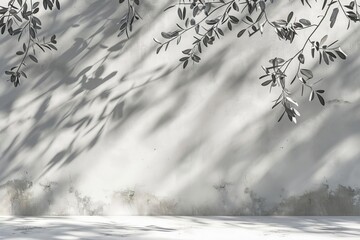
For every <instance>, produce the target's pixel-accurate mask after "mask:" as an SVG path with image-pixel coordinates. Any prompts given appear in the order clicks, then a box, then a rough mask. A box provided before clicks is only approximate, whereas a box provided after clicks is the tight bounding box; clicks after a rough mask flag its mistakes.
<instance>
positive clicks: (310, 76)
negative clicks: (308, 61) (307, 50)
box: [300, 68, 314, 79]
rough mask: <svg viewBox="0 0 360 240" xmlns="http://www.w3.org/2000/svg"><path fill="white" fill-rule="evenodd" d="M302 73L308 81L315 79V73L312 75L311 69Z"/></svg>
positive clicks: (301, 70)
mask: <svg viewBox="0 0 360 240" xmlns="http://www.w3.org/2000/svg"><path fill="white" fill-rule="evenodd" d="M300 72H301V74H302V75H304V76H305V77H307V78H308V79H310V78H313V76H314V75H313V73H312V71H311V70H309V69H304V68H303V69H300Z"/></svg>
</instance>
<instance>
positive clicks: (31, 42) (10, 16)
mask: <svg viewBox="0 0 360 240" xmlns="http://www.w3.org/2000/svg"><path fill="white" fill-rule="evenodd" d="M296 1H299V0H296ZM274 2H275V1H274V0H179V1H177V2H176V3H175V4H172V5H170V6H168V7H167V8H165V10H164V11H172V10H174V9H175V10H174V12H175V13H176V14H177V16H178V18H179V20H180V23H176V30H173V31H168V32H165V31H163V32H161V36H162V39H161V40H159V39H156V38H154V41H155V42H156V43H157V44H158V47H157V49H156V53H159V52H160V51H161V50H164V51H166V50H167V49H168V48H169V46H170V45H171V44H176V45H178V44H180V43H181V40H182V38H183V36H185V35H186V34H189V35H191V36H192V37H193V38H195V40H194V42H192V44H191V47H188V48H186V49H184V50H183V51H182V53H183V54H184V56H182V57H181V58H180V59H179V60H180V62H181V64H182V66H183V68H186V67H187V66H188V64H189V63H190V62H192V63H199V62H200V61H201V57H200V54H201V53H202V52H203V50H204V49H205V48H208V47H210V46H211V45H213V43H214V42H215V41H217V40H220V39H221V38H222V37H223V36H224V35H225V33H226V31H225V30H229V31H232V30H234V26H235V25H237V24H239V23H244V24H245V25H246V27H245V28H243V29H242V30H240V31H239V32H238V34H237V37H238V38H241V37H243V36H244V34H245V33H246V32H247V33H248V35H249V37H252V36H253V35H255V34H263V33H264V29H265V28H273V29H274V30H275V33H276V34H277V36H278V38H279V40H284V41H289V42H290V43H293V42H294V41H295V40H296V38H297V35H298V32H300V31H303V30H305V29H313V30H312V31H311V32H310V33H309V35H308V37H307V38H306V40H305V42H304V43H303V45H302V46H303V47H302V48H300V49H299V50H298V52H296V54H295V55H293V56H291V57H290V58H287V59H286V60H285V59H283V58H281V57H278V56H275V57H274V58H272V59H270V60H269V64H268V65H266V66H262V68H263V70H264V74H263V75H262V76H260V79H264V80H263V82H262V83H261V85H262V86H265V87H269V88H270V91H271V89H272V88H278V89H280V94H279V95H278V97H277V98H276V99H275V100H274V105H273V106H272V108H275V107H277V106H282V107H283V109H284V111H283V113H282V115H281V116H280V118H279V121H280V120H281V119H282V118H283V116H284V115H285V113H286V115H287V116H288V118H289V120H290V121H292V122H294V123H296V122H297V119H296V117H297V116H300V113H299V111H298V110H297V109H296V108H297V107H298V103H297V102H296V101H295V100H294V99H293V96H292V95H293V91H291V90H290V88H289V86H290V85H292V84H293V83H294V82H295V81H297V82H299V84H300V87H301V95H302V96H303V95H304V92H305V89H306V90H307V92H308V94H309V95H308V98H309V101H313V100H314V99H315V97H317V99H318V100H319V102H320V104H321V105H325V99H324V97H323V95H322V94H323V93H324V92H325V90H323V89H317V88H315V87H316V86H315V84H316V83H317V82H318V81H314V79H315V78H314V75H313V72H312V71H311V69H307V68H304V67H303V65H304V64H305V62H307V61H308V58H310V56H308V54H306V51H308V50H310V55H311V58H313V59H315V58H317V59H318V63H319V64H321V63H322V62H324V63H325V64H326V65H330V63H332V62H334V61H335V60H336V59H343V60H345V59H346V58H347V55H346V54H345V52H344V51H343V50H342V49H341V48H340V46H338V45H337V42H338V40H333V41H328V35H324V36H323V37H322V38H321V39H316V38H314V37H313V36H314V34H315V33H316V32H317V31H318V30H319V28H320V27H321V26H322V25H324V22H325V19H328V18H329V22H330V28H333V27H334V25H335V23H336V21H337V18H338V15H339V14H343V15H344V16H345V17H346V19H347V21H348V28H349V26H350V23H351V22H354V23H356V22H358V21H360V14H359V11H358V7H359V6H360V5H359V4H358V3H357V0H354V1H350V3H349V4H347V5H345V4H343V3H342V1H341V0H330V1H329V0H322V2H321V3H318V4H321V11H322V13H321V14H320V20H319V21H318V22H317V23H312V22H311V21H310V20H308V19H306V18H296V17H295V15H296V13H294V12H293V11H291V12H290V13H289V14H288V15H287V17H286V18H285V19H278V20H275V21H271V20H269V19H270V18H269V16H268V12H267V10H268V8H269V7H270V5H271V4H273V3H274ZM300 2H301V4H302V5H303V6H305V7H309V8H311V7H312V5H313V4H315V3H314V2H311V1H309V0H300ZM315 2H317V1H315ZM319 2H320V1H319ZM142 3H143V1H141V0H119V4H120V7H124V8H126V13H125V14H124V15H123V16H122V17H121V18H120V20H119V26H120V27H119V34H118V36H119V37H120V36H122V35H124V33H125V35H126V37H127V38H130V34H131V32H132V31H133V28H134V26H133V25H134V24H135V23H136V22H137V21H138V20H140V19H141V16H140V14H139V12H138V8H139V7H140V6H141V4H142ZM40 5H41V4H40V2H39V1H35V2H34V3H33V2H32V0H16V1H15V0H8V5H7V6H0V30H1V33H2V34H4V33H5V32H6V30H7V32H8V34H9V35H11V36H18V41H19V42H20V41H21V38H22V35H23V33H25V32H26V33H27V34H28V36H27V40H26V41H25V42H24V43H23V44H22V49H21V50H19V51H16V55H19V56H21V59H20V63H19V65H17V66H14V67H12V68H11V69H10V70H8V71H6V74H7V75H9V76H10V79H9V81H10V82H11V83H13V84H14V86H15V87H17V86H18V85H19V84H20V78H21V77H25V78H27V75H26V73H25V72H24V71H22V67H23V66H25V61H26V60H27V59H30V60H32V61H33V62H35V63H37V62H38V60H37V58H36V51H35V50H36V49H35V48H38V49H41V50H42V51H44V52H45V50H50V51H51V50H57V49H56V47H55V44H56V43H57V40H56V36H55V35H53V36H52V37H51V38H50V41H46V40H45V38H44V39H43V40H42V41H40V40H39V39H38V37H37V32H38V31H39V30H41V21H40V19H39V18H37V17H36V16H35V15H36V13H38V12H39V8H40V7H42V8H44V9H45V10H53V9H55V6H56V8H57V9H58V10H60V3H59V0H42V5H41V6H40ZM297 19H298V20H297ZM15 23H16V24H17V25H19V26H20V27H18V28H16V29H14V25H15ZM30 50H32V54H31V53H30ZM290 66H296V71H295V74H294V75H293V76H290V75H289V73H288V72H289V68H290Z"/></svg>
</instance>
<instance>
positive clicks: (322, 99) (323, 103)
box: [316, 94, 325, 106]
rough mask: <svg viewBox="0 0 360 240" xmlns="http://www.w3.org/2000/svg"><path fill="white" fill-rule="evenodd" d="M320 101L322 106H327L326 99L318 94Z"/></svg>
mask: <svg viewBox="0 0 360 240" xmlns="http://www.w3.org/2000/svg"><path fill="white" fill-rule="evenodd" d="M316 95H317V97H318V99H319V102H320V103H321V105H323V106H325V100H324V98H323V97H322V96H321V95H320V94H316Z"/></svg>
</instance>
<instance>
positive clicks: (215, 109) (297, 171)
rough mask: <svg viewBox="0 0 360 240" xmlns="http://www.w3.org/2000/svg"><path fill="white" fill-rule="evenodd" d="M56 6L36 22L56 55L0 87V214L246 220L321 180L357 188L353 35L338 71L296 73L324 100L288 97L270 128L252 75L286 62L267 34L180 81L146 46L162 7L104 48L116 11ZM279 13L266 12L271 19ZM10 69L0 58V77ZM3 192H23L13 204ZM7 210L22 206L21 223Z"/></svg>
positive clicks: (228, 49)
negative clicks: (287, 109) (296, 106)
mask: <svg viewBox="0 0 360 240" xmlns="http://www.w3.org/2000/svg"><path fill="white" fill-rule="evenodd" d="M63 2H64V3H63V10H62V11H61V12H58V13H56V14H55V15H50V13H44V18H46V19H48V20H49V22H48V26H49V27H48V29H47V31H49V32H50V33H51V34H56V35H57V36H58V43H59V44H58V45H59V46H58V49H59V51H58V52H53V53H49V54H43V55H42V56H41V57H40V58H39V62H40V63H39V64H38V65H30V64H29V66H27V68H28V69H27V71H28V72H29V74H28V75H29V78H28V79H27V80H24V81H23V82H22V84H21V86H20V87H18V88H15V89H14V88H12V86H10V84H9V85H8V83H7V82H5V81H4V82H3V83H2V84H1V86H0V94H1V95H0V116H1V119H0V138H1V143H0V153H1V155H0V169H1V173H0V183H1V184H2V185H1V186H2V188H1V189H0V194H2V195H1V196H7V198H3V199H9V200H8V202H9V203H5V202H4V203H3V202H1V205H2V209H1V213H4V214H6V213H7V214H23V213H25V214H30V215H41V214H65V215H67V214H72V215H79V214H84V215H94V214H95V215H96V214H162V215H164V214H244V213H245V214H249V215H250V214H253V215H258V214H261V213H264V211H265V210H264V209H265V208H267V207H270V206H272V205H273V204H277V203H279V201H281V199H283V198H286V197H291V196H294V195H302V194H304V192H306V191H312V190H314V189H317V188H318V187H319V186H321V184H322V183H324V182H327V183H329V185H330V186H332V187H336V186H338V184H341V185H344V186H351V187H353V188H356V187H357V186H358V179H357V177H356V176H359V174H360V167H359V164H358V163H359V160H360V159H359V156H360V154H359V151H358V148H357V146H358V145H359V142H360V127H359V124H358V123H359V118H360V108H359V103H360V102H359V101H360V92H359V89H360V84H359V81H357V78H356V77H357V75H358V74H359V70H358V67H357V66H358V64H359V59H358V56H357V55H356V54H355V52H352V50H351V49H352V48H353V47H354V46H357V44H358V43H357V36H358V35H359V33H358V31H357V30H356V29H355V30H353V32H354V33H356V34H355V35H354V34H353V35H349V36H348V34H349V32H344V33H343V34H342V35H343V39H345V40H344V42H343V44H344V50H345V51H347V52H348V53H349V54H348V55H349V60H348V61H346V62H336V63H334V64H333V65H332V66H331V67H330V68H329V67H326V66H323V65H321V66H317V65H315V64H314V65H313V66H308V67H309V68H310V67H311V68H312V69H314V72H316V73H318V75H319V76H321V75H322V74H324V75H326V80H324V81H321V82H319V86H321V87H322V88H324V89H326V94H325V95H326V96H325V97H326V98H327V100H328V102H327V105H326V106H325V107H322V106H321V105H320V104H318V103H311V104H309V103H307V97H305V98H304V99H302V98H300V97H299V98H298V99H299V103H300V104H301V105H300V106H301V113H302V116H301V118H300V119H299V124H298V125H294V124H293V123H291V122H288V121H286V120H285V119H284V120H283V121H282V122H280V123H277V122H276V121H277V119H278V117H279V115H280V114H281V112H278V111H277V110H271V106H272V102H271V101H272V100H273V99H274V98H275V96H276V95H275V94H274V93H269V92H268V89H265V88H262V87H261V86H260V83H261V82H260V80H258V78H259V76H260V75H261V67H260V66H261V65H262V64H266V62H267V61H268V59H270V58H273V57H274V55H280V56H282V55H287V54H288V52H289V51H292V50H290V46H289V45H288V44H287V43H284V42H280V41H278V39H277V38H276V36H275V34H273V33H272V32H271V31H268V32H265V33H264V35H263V36H257V37H255V38H252V39H251V40H249V39H246V38H242V39H240V40H239V39H237V38H236V34H235V33H227V35H225V37H224V38H223V39H222V41H219V42H216V43H215V44H214V46H212V47H211V48H209V49H206V51H205V52H204V54H203V56H202V62H201V63H199V64H197V65H193V66H188V67H187V68H186V69H185V70H183V69H182V67H181V65H180V64H179V63H180V62H179V61H178V58H179V56H180V54H181V50H182V46H170V47H169V50H168V51H167V52H165V53H164V52H161V53H160V54H158V55H156V54H155V50H156V44H155V43H154V42H153V40H152V38H153V37H157V36H159V34H160V32H161V31H163V30H164V29H171V27H172V25H173V23H174V22H175V21H176V18H175V17H176V16H173V14H172V13H166V14H164V15H163V14H160V13H162V11H163V9H164V8H165V7H166V6H167V2H166V1H161V3H160V1H159V2H157V1H156V2H155V1H154V2H151V1H147V5H144V6H143V7H142V8H141V9H140V11H141V14H142V15H143V18H144V19H143V20H142V21H139V22H137V24H136V26H135V29H134V32H133V33H132V34H131V37H130V38H129V39H126V38H124V37H120V38H119V37H117V34H118V28H119V26H118V22H119V18H120V17H121V16H122V15H123V14H124V12H123V9H121V8H119V7H118V3H117V2H113V1H111V2H110V1H102V0H91V1H63ZM289 7H291V6H290V5H289V3H279V4H276V5H275V6H274V10H273V11H274V13H276V15H274V18H275V17H277V16H278V15H279V16H281V13H282V12H284V13H287V12H288V10H289ZM277 9H282V11H277ZM301 11H302V12H303V13H304V12H305V11H306V9H303V8H300V9H299V13H300V12H301ZM315 17H316V16H315ZM341 24H343V22H341V21H340V23H339V24H338V25H339V26H337V29H342V27H343V26H342V25H341ZM324 31H326V29H325V30H324ZM349 31H350V30H349ZM351 31H352V30H351ZM342 32H343V31H342ZM322 34H323V33H322ZM347 36H348V37H347ZM303 38H304V36H299V39H300V40H299V41H300V42H299V43H294V45H295V46H298V47H300V46H301V45H302V44H301V39H303ZM0 41H1V44H2V45H4V46H7V47H9V48H13V47H14V43H13V41H11V40H9V39H7V38H4V39H1V40H0ZM190 41H192V39H191V37H190V36H189V39H185V40H184V42H185V43H184V44H185V45H186V43H187V42H190ZM288 47H289V50H288V49H287V48H288ZM357 48H358V46H357ZM293 50H294V49H293ZM13 61H15V60H14V59H13V56H12V55H11V52H6V53H5V54H4V55H3V56H2V57H1V58H0V62H1V67H0V70H2V71H1V72H3V70H4V69H3V68H5V67H3V65H4V64H5V63H7V62H11V63H12V62H13ZM329 69H332V70H331V71H332V72H331V75H330V74H327V71H329ZM2 76H3V77H4V75H2ZM319 78H320V77H319ZM296 94H297V96H300V93H298V92H297V93H296ZM16 181H20V182H21V183H23V182H24V181H25V183H31V187H29V188H26V189H22V188H21V191H20V192H19V190H16V189H18V188H17V187H16V186H18V185H14V184H15V182H16ZM16 183H18V182H16ZM14 186H15V187H14ZM26 186H28V185H26ZM44 186H45V187H44ZM9 189H10V190H9ZM11 189H12V190H11ZM14 189H15V190H14ZM23 192H24V193H23ZM15 198H16V199H19V198H20V199H22V200H21V201H20V202H22V203H23V202H24V201H25V200H26V201H25V202H26V204H23V205H22V206H23V208H21V209H23V211H22V212H21V211H20V212H14V211H13V209H12V206H13V205H11V203H10V202H11V201H13V200H11V199H15ZM24 199H25V200H24ZM23 200H24V201H23ZM16 201H18V200H16ZM42 203H46V204H42ZM255 205H256V206H255ZM69 206H71V207H69ZM291 206H295V205H291ZM29 209H30V210H31V211H29ZM239 209H240V210H239ZM244 209H245V210H244ZM339 211H341V209H339ZM285 212H286V211H285ZM287 212H291V211H290V210H289V211H288V210H287Z"/></svg>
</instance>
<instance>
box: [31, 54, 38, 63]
mask: <svg viewBox="0 0 360 240" xmlns="http://www.w3.org/2000/svg"><path fill="white" fill-rule="evenodd" d="M29 58H30V59H31V60H33V61H34V62H36V63H38V60H37V58H36V57H35V56H34V55H31V54H30V55H29Z"/></svg>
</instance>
